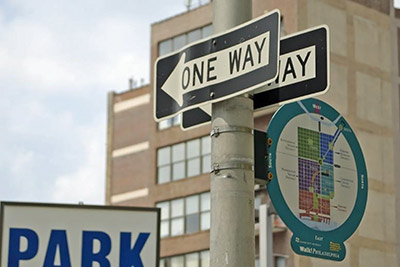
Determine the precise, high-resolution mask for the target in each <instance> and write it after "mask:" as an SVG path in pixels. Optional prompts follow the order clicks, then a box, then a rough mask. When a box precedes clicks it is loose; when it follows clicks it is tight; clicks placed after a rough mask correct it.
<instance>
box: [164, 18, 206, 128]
mask: <svg viewBox="0 0 400 267" xmlns="http://www.w3.org/2000/svg"><path fill="white" fill-rule="evenodd" d="M212 31H213V28H212V24H209V25H207V26H204V27H201V28H198V29H195V30H193V31H190V32H187V33H184V34H181V35H178V36H175V37H173V38H170V39H167V40H164V41H162V42H160V43H159V44H158V56H164V55H166V54H168V53H171V52H173V51H176V50H178V49H180V48H182V47H184V46H185V45H187V44H190V43H193V42H195V41H198V40H200V39H202V38H206V37H208V36H210V35H211V34H212ZM180 123H181V118H180V116H179V115H177V116H175V117H173V118H169V119H166V120H163V121H161V122H159V123H158V129H159V130H164V129H168V128H170V127H172V126H176V125H179V124H180Z"/></svg>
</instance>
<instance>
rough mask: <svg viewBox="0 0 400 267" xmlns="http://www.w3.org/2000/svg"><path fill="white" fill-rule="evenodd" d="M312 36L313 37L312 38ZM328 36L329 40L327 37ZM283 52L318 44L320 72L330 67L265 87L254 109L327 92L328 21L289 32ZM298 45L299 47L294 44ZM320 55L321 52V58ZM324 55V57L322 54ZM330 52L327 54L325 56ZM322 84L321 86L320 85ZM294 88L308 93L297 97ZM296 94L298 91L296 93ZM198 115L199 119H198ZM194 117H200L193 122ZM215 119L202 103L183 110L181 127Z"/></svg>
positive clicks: (258, 93) (258, 92) (283, 40)
mask: <svg viewBox="0 0 400 267" xmlns="http://www.w3.org/2000/svg"><path fill="white" fill-rule="evenodd" d="M310 36H313V38H312V39H310ZM324 36H325V37H326V38H325V40H324V39H323V38H324ZM280 43H281V44H280V55H279V58H280V57H281V56H284V55H285V54H288V53H294V52H296V51H298V50H301V48H305V47H310V46H312V45H315V46H316V53H317V54H316V66H315V67H316V70H315V71H316V72H318V73H321V72H320V71H321V69H324V70H326V75H323V74H324V73H323V74H322V75H319V76H317V77H315V78H312V79H308V80H305V81H300V82H296V83H294V84H289V85H286V86H282V87H279V86H278V85H277V84H271V85H270V86H268V85H267V86H263V87H261V88H257V89H256V90H255V91H254V111H262V110H265V109H272V108H274V107H276V106H278V105H283V104H285V103H290V102H294V101H298V100H302V99H305V98H309V97H314V96H318V95H322V94H325V93H326V92H327V91H328V90H329V87H330V38H329V27H328V26H327V25H325V24H323V25H319V26H316V27H312V28H309V29H306V30H303V31H300V32H296V33H293V34H289V35H286V36H284V37H282V38H281V40H280ZM292 46H297V48H298V49H297V48H296V50H293V49H292V48H291V47H292ZM318 55H320V56H319V57H318ZM321 55H322V56H321ZM325 55H326V57H324V56H325ZM319 83H321V84H322V87H323V88H321V89H318V90H316V89H315V88H318V86H317V85H318V84H319ZM294 90H304V91H306V93H300V94H299V92H297V94H298V95H297V96H294V97H292V95H290V94H293V93H292V92H293V91H294ZM295 93H296V92H295ZM194 118H196V119H194ZM190 120H196V121H195V122H190ZM210 122H211V108H210V107H207V108H206V106H202V107H199V108H196V109H192V110H188V111H185V112H183V114H182V118H181V129H182V130H184V131H187V130H191V129H195V128H197V127H201V126H203V125H206V124H208V123H210Z"/></svg>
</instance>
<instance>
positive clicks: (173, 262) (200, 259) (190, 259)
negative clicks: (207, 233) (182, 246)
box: [160, 250, 210, 267]
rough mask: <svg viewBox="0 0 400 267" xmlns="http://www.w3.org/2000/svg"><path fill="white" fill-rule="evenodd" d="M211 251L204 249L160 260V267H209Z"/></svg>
mask: <svg viewBox="0 0 400 267" xmlns="http://www.w3.org/2000/svg"><path fill="white" fill-rule="evenodd" d="M209 266H210V251H209V250H204V251H200V252H194V253H189V254H184V255H179V256H173V257H167V258H163V259H161V260H160V267H209Z"/></svg>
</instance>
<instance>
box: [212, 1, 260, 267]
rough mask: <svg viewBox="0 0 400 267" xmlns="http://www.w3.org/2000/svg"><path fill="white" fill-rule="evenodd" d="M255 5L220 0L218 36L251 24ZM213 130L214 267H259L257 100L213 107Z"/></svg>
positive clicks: (215, 18)
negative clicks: (256, 262)
mask: <svg viewBox="0 0 400 267" xmlns="http://www.w3.org/2000/svg"><path fill="white" fill-rule="evenodd" d="M251 3H252V1H251V0H214V1H213V27H214V33H218V32H222V31H224V30H227V29H230V28H232V27H234V26H237V25H239V24H241V23H243V22H246V21H248V20H250V19H251V17H252V4H251ZM215 45H218V44H215ZM227 67H229V66H227ZM212 129H213V130H212V133H211V136H212V145H211V147H212V168H213V170H212V174H211V230H210V254H211V256H210V262H211V265H210V266H211V267H224V266H225V267H227V266H229V267H243V266H254V255H255V248H254V247H255V238H254V172H253V166H254V152H253V135H252V133H253V100H252V99H251V98H249V97H248V96H238V97H234V98H231V99H228V100H225V101H221V102H218V103H215V104H213V106H212Z"/></svg>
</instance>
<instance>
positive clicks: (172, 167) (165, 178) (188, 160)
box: [157, 136, 211, 184]
mask: <svg viewBox="0 0 400 267" xmlns="http://www.w3.org/2000/svg"><path fill="white" fill-rule="evenodd" d="M210 165H211V139H210V137H209V136H204V137H202V138H198V139H194V140H190V141H187V142H182V143H178V144H175V145H172V146H167V147H162V148H160V149H158V150H157V183H158V184H163V183H168V182H171V181H177V180H181V179H184V178H186V177H193V176H197V175H200V174H202V173H208V172H210V168H211V167H210Z"/></svg>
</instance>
